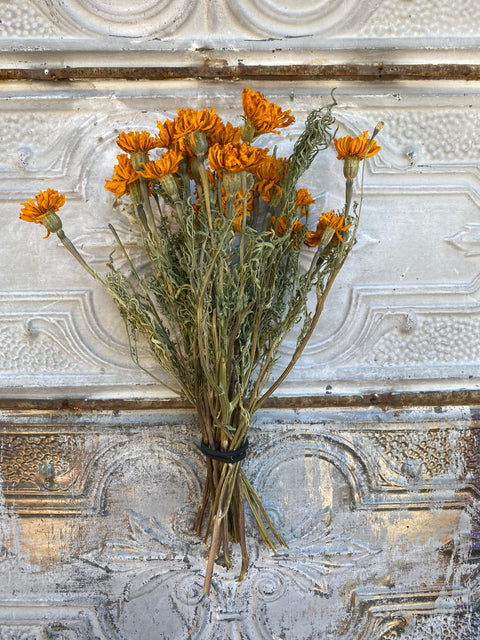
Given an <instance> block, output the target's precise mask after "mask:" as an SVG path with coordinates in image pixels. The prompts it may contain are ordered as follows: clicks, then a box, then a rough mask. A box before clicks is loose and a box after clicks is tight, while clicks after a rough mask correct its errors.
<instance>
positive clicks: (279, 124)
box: [242, 89, 295, 137]
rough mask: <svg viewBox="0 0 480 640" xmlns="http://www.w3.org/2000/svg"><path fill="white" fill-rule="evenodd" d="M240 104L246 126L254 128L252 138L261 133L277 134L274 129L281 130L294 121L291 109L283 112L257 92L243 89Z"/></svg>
mask: <svg viewBox="0 0 480 640" xmlns="http://www.w3.org/2000/svg"><path fill="white" fill-rule="evenodd" d="M242 103H243V111H244V113H245V120H246V126H247V127H248V126H249V125H250V126H251V127H253V128H254V130H255V133H254V137H256V136H258V135H260V134H262V133H279V131H275V129H283V128H284V127H288V126H289V125H291V124H292V122H294V121H295V118H294V117H293V116H291V115H290V113H291V109H289V110H288V111H283V110H282V109H281V108H280V107H279V106H278V105H276V104H274V103H273V102H269V101H268V100H266V99H265V96H264V95H263V93H260V92H259V91H252V89H244V90H243V91H242Z"/></svg>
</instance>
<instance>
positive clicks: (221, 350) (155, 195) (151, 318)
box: [20, 89, 383, 593]
mask: <svg viewBox="0 0 480 640" xmlns="http://www.w3.org/2000/svg"><path fill="white" fill-rule="evenodd" d="M242 102H243V112H244V113H243V126H241V127H236V126H234V125H232V124H231V123H230V122H226V123H224V122H223V121H222V119H221V118H220V117H219V115H218V114H217V113H216V111H215V109H214V108H212V109H204V110H202V111H194V110H192V109H188V108H187V109H179V110H178V115H177V117H176V118H174V119H173V120H166V121H163V122H162V121H159V122H158V123H157V127H158V133H157V134H156V135H152V134H150V133H148V132H146V131H141V132H139V131H133V132H127V133H126V132H122V133H120V135H119V136H118V139H117V144H118V146H119V147H120V149H121V150H122V151H123V153H121V154H119V155H118V156H117V161H118V164H117V165H116V166H115V168H114V174H113V177H112V179H111V180H106V183H105V187H106V189H108V191H111V192H112V193H114V194H115V196H116V197H117V198H129V200H130V203H131V216H132V220H133V221H134V222H135V223H136V224H137V225H138V228H139V230H140V232H141V236H142V243H143V250H144V253H145V258H146V263H147V265H148V268H147V270H146V272H145V270H142V271H140V270H139V269H138V266H136V265H135V264H134V263H133V261H132V260H131V258H130V256H129V254H128V252H127V250H126V249H125V247H124V245H123V243H122V239H121V237H120V235H119V234H118V233H117V231H116V229H115V227H114V225H112V224H110V225H109V228H110V230H111V232H112V237H113V240H114V243H115V249H114V252H112V254H111V255H110V261H109V263H108V265H107V266H108V268H109V271H108V272H107V274H106V275H100V274H99V273H97V272H96V271H95V270H94V269H92V267H91V266H90V265H89V264H87V262H86V261H85V260H84V258H83V257H82V256H81V254H80V253H79V252H78V250H77V249H76V248H75V246H74V245H73V244H72V242H71V241H70V240H69V239H68V237H67V236H66V235H65V232H64V230H63V228H62V221H61V219H60V217H59V215H58V213H57V212H58V211H59V209H60V207H62V206H63V205H64V203H65V196H64V195H62V194H59V193H58V192H57V191H55V190H53V189H47V190H46V191H40V193H39V194H38V195H37V196H36V199H35V201H33V200H32V199H30V200H28V202H24V203H22V205H23V208H22V210H21V214H20V217H21V218H22V219H23V220H27V221H29V222H35V223H40V224H42V225H43V226H44V227H45V228H46V230H47V236H48V235H49V234H50V233H56V234H57V236H58V238H59V239H60V240H61V242H62V243H63V245H64V246H65V247H66V248H67V249H68V251H69V252H70V253H71V254H72V255H73V256H74V257H75V258H76V260H77V261H78V262H79V263H80V264H81V265H82V267H84V268H85V269H86V270H87V271H88V273H89V274H90V275H91V276H92V277H93V278H95V280H96V281H97V282H98V283H99V284H100V285H101V286H102V287H104V289H106V291H108V293H109V294H110V295H111V296H112V298H113V300H114V301H115V303H116V305H117V307H118V310H119V313H120V314H121V316H122V318H123V320H124V321H125V326H126V329H127V335H128V339H129V344H130V351H131V355H132V358H133V360H134V361H135V362H136V363H137V364H138V365H139V366H141V367H143V365H142V362H141V354H142V350H143V349H144V348H145V345H146V346H148V349H149V351H150V354H151V355H152V356H153V358H154V359H155V361H156V362H158V363H159V364H160V365H161V367H162V368H163V369H164V370H165V371H167V372H168V373H169V374H170V376H171V377H172V378H173V379H174V380H175V381H176V383H177V385H178V389H179V392H180V393H181V394H182V395H183V396H184V397H185V398H186V399H188V401H190V403H191V404H192V405H193V406H194V407H195V408H196V411H197V414H198V421H199V427H200V436H201V440H200V445H199V446H200V448H201V450H202V451H203V453H204V454H205V457H206V480H205V488H204V493H203V499H202V500H201V503H200V505H199V507H198V515H197V518H196V523H195V529H196V531H197V532H198V534H199V535H203V536H204V539H205V542H207V541H209V551H208V558H207V566H206V574H205V584H204V589H205V592H206V593H208V592H209V590H210V585H211V580H212V575H213V570H214V565H215V561H216V559H217V558H218V556H219V554H220V553H222V554H223V561H224V564H225V566H226V567H227V568H229V567H230V566H231V556H230V548H231V543H232V542H237V543H239V544H240V548H241V553H242V567H241V573H240V576H239V579H242V578H243V576H244V575H245V572H246V570H247V567H248V553H247V544H246V533H245V502H247V503H248V505H249V507H250V510H251V512H252V514H253V517H254V519H255V522H256V525H257V527H258V531H259V533H260V536H261V538H262V540H263V542H264V544H265V545H266V546H267V547H268V548H270V549H271V550H272V551H273V552H276V546H277V545H282V546H284V547H286V546H287V545H286V543H285V541H284V539H283V538H282V536H281V533H280V532H279V531H277V529H276V528H275V526H274V524H273V522H272V521H271V519H270V517H269V515H268V513H267V511H266V510H265V508H264V506H263V505H262V502H261V500H260V498H259V496H258V495H257V493H256V492H255V489H254V487H253V486H252V484H251V483H250V481H249V480H248V478H247V476H246V475H245V473H244V471H243V469H242V460H243V459H244V457H245V455H246V453H247V449H248V434H249V430H250V427H251V425H252V419H253V416H254V414H255V412H256V411H257V410H258V409H259V408H260V407H261V406H262V405H263V404H264V403H265V401H266V400H267V398H269V397H270V396H271V395H272V393H273V392H274V391H275V390H276V389H277V388H278V386H279V385H280V384H281V383H282V381H283V380H284V379H285V377H286V376H287V375H288V373H289V372H290V370H291V369H292V367H293V366H294V365H295V363H296V362H297V360H298V359H299V357H300V355H301V353H302V351H303V349H304V347H305V345H306V344H307V342H308V340H309V338H310V337H311V335H312V332H313V330H314V328H315V325H316V324H317V321H318V319H319V317H320V314H321V312H322V309H323V306H324V303H325V299H326V296H327V295H328V292H329V291H330V289H331V287H332V285H333V282H334V280H335V277H336V275H337V274H338V272H339V271H340V269H341V268H342V266H343V264H344V262H345V260H346V258H347V256H348V254H349V252H350V250H351V249H352V246H353V244H354V241H355V234H356V231H357V227H358V222H359V214H360V206H361V197H360V200H359V203H352V192H353V183H354V180H355V178H356V176H357V174H358V172H359V167H360V162H361V160H365V159H366V158H369V157H371V156H373V155H374V154H376V153H377V152H378V151H379V149H380V147H378V146H377V144H376V142H375V140H374V138H375V136H376V135H377V133H378V132H379V131H380V129H381V127H382V126H383V123H379V124H378V125H377V127H376V128H375V130H374V132H373V134H372V136H371V137H370V138H369V137H368V134H367V132H366V131H365V132H364V133H363V135H360V136H358V137H356V138H351V137H350V136H346V137H344V138H338V139H337V138H334V135H335V133H334V132H333V131H332V127H333V125H334V122H335V121H334V118H333V116H332V108H333V107H334V105H335V104H336V102H335V100H334V99H333V96H332V102H331V103H330V104H328V105H326V106H324V107H322V108H320V109H316V110H314V111H312V112H311V113H310V114H309V116H308V118H307V120H306V123H305V129H304V131H303V133H302V134H301V135H300V137H299V138H298V140H297V141H296V143H295V145H294V148H293V152H292V153H291V155H290V156H289V157H288V158H286V157H279V156H278V155H277V152H276V149H274V150H273V152H271V151H270V150H269V149H267V148H263V147H260V146H257V144H256V142H257V140H258V139H259V138H260V137H261V136H262V135H264V134H267V133H275V134H280V130H282V129H284V128H285V127H288V126H289V125H290V124H291V123H292V122H293V121H294V118H293V116H292V115H291V112H290V111H284V110H282V109H281V108H280V107H279V106H278V105H276V104H273V103H271V102H269V101H268V100H266V99H265V97H264V96H263V95H262V94H261V93H259V92H254V91H252V90H251V89H245V90H244V91H243V93H242ZM332 141H333V143H334V145H335V148H336V151H337V154H338V158H339V159H341V160H343V172H344V176H345V204H344V206H343V208H342V209H341V210H340V211H333V210H332V211H329V212H323V213H321V214H320V215H318V214H316V215H315V214H314V213H313V212H312V209H311V207H312V205H314V203H315V200H314V199H313V198H312V196H311V195H310V193H309V192H308V191H307V190H306V189H305V188H298V186H297V185H298V181H299V179H300V178H301V176H302V174H303V173H304V172H305V171H306V170H307V169H308V168H309V167H310V165H311V163H312V161H313V160H314V158H315V156H316V155H317V153H318V152H319V151H321V150H324V149H327V148H328V147H329V146H330V145H331V143H332ZM158 150H163V151H161V152H159V151H158ZM364 166H365V165H363V167H364ZM361 184H362V185H363V171H362V180H361ZM360 195H361V194H360ZM47 236H45V237H47ZM304 247H306V248H304ZM304 251H309V252H310V255H311V261H310V264H309V267H308V269H302V268H301V266H300V256H301V254H302V252H304ZM115 252H119V253H120V254H121V256H122V260H123V261H125V260H126V263H125V262H124V263H125V264H127V265H128V272H127V273H123V272H122V271H120V270H119V269H118V268H117V267H116V266H115ZM312 298H313V304H312ZM294 325H298V326H299V328H300V330H299V332H298V338H297V341H296V347H295V350H294V352H293V355H292V357H291V359H290V362H288V364H287V365H286V366H285V367H284V368H283V371H281V373H280V374H278V375H277V377H276V379H274V380H272V379H271V378H272V372H273V370H274V369H273V368H274V365H275V364H276V363H277V361H278V357H279V350H280V348H281V345H282V343H283V341H284V340H285V338H286V337H287V335H289V332H290V331H291V329H292V328H293V327H294Z"/></svg>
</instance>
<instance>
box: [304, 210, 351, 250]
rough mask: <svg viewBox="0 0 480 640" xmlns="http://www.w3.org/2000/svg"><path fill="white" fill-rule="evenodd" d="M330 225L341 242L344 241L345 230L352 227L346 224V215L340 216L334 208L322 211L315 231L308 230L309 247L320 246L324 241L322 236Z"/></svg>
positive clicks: (307, 240) (306, 242)
mask: <svg viewBox="0 0 480 640" xmlns="http://www.w3.org/2000/svg"><path fill="white" fill-rule="evenodd" d="M327 227H329V228H330V229H332V230H333V231H334V232H335V238H338V240H340V242H343V236H342V235H341V234H342V232H343V231H346V230H347V229H349V228H350V227H351V225H350V224H347V225H346V224H345V216H344V215H343V216H338V215H337V214H335V213H334V212H333V209H332V210H331V211H329V212H328V213H322V215H321V216H320V219H319V221H318V224H317V228H316V229H315V231H307V236H306V238H305V244H306V245H307V247H318V246H319V245H320V244H321V242H322V236H323V234H324V232H325V230H326V229H327Z"/></svg>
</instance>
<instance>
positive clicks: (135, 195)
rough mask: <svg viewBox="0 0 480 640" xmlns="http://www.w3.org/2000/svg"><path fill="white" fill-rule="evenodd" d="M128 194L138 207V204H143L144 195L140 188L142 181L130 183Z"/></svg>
mask: <svg viewBox="0 0 480 640" xmlns="http://www.w3.org/2000/svg"><path fill="white" fill-rule="evenodd" d="M128 192H129V195H130V198H131V200H132V203H133V204H135V205H137V204H142V203H143V195H142V189H141V187H140V180H137V181H136V182H132V183H130V184H129V185H128Z"/></svg>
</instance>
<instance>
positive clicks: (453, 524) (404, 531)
mask: <svg viewBox="0 0 480 640" xmlns="http://www.w3.org/2000/svg"><path fill="white" fill-rule="evenodd" d="M32 417H34V420H33V421H32ZM52 422H55V429H54V430H53V429H52ZM46 433H49V434H52V435H49V436H46V435H45V434H46ZM53 434H55V435H53ZM1 436H2V449H1V462H2V468H3V469H5V470H6V471H7V474H8V477H7V478H6V477H5V476H4V482H3V495H4V501H3V505H2V514H3V518H2V523H3V524H2V527H3V528H2V532H3V539H4V548H3V551H2V555H1V556H0V558H1V562H2V565H3V566H2V569H3V572H2V579H1V582H0V630H1V632H2V633H3V634H4V635H3V636H2V637H9V636H8V635H7V633H10V631H9V630H10V629H18V631H16V632H17V633H19V634H20V631H21V632H22V633H27V632H28V633H31V634H32V637H34V638H44V637H45V638H50V637H66V638H70V637H74V638H75V637H81V638H92V639H93V638H97V637H100V638H106V639H110V638H112V639H113V638H116V639H118V638H124V639H125V640H135V639H136V638H152V639H153V638H183V637H185V638H187V637H188V638H201V639H204V638H205V639H207V638H212V639H217V638H232V639H233V638H240V637H241V638H252V639H253V638H254V639H257V638H262V639H263V638H288V637H291V636H290V634H291V633H292V630H294V632H295V637H296V638H299V639H303V638H305V639H310V638H317V637H332V638H335V639H338V640H347V639H352V640H353V639H355V640H357V639H364V640H367V639H368V640H372V639H377V638H378V639H379V640H380V639H381V638H390V637H401V635H403V634H405V636H406V637H407V638H410V637H419V636H418V635H417V636H414V635H411V634H414V633H419V629H425V630H427V629H428V628H429V625H430V624H431V622H430V621H431V620H432V619H437V618H438V619H439V620H440V621H441V624H442V625H444V626H445V628H446V629H447V628H448V629H453V628H455V629H457V631H458V633H459V634H460V635H458V637H461V638H470V637H472V638H474V637H475V636H473V635H472V636H470V635H465V634H468V633H469V631H468V630H469V629H477V630H478V616H477V614H476V613H475V609H476V606H477V598H478V542H477V540H478V536H479V533H480V514H479V513H478V511H477V510H476V508H475V499H476V497H477V496H478V491H479V489H480V486H479V482H478V475H476V473H477V469H478V461H479V455H480V424H479V422H478V421H477V420H476V419H475V416H473V418H472V415H471V413H470V411H469V410H468V408H467V407H456V408H454V407H450V408H445V409H444V410H442V411H438V410H437V411H434V410H428V409H417V410H416V411H414V412H411V411H408V412H404V411H379V410H376V409H371V410H366V409H364V410H361V411H360V410H357V411H352V410H351V409H344V410H341V409H337V410H327V409H325V410H298V411H292V410H284V411H278V410H269V411H268V410H267V411H264V412H262V413H261V414H260V415H259V418H258V420H257V422H256V424H255V427H254V430H253V434H252V438H251V442H252V447H251V451H250V453H249V456H248V457H247V460H246V462H245V463H244V468H245V470H246V472H247V474H248V475H249V477H250V478H251V479H252V480H253V482H254V485H255V487H256V490H257V491H258V492H259V493H260V495H261V496H262V497H263V500H264V503H265V505H266V507H267V508H268V510H269V513H270V514H271V516H272V517H273V518H274V521H275V523H276V525H278V526H279V527H280V529H281V531H282V534H283V535H284V536H285V537H286V539H287V542H288V544H289V549H288V550H285V551H281V552H280V553H279V554H278V555H276V556H274V555H272V554H271V553H270V552H269V551H267V550H265V549H264V548H263V546H262V544H261V542H260V540H259V539H258V537H257V535H256V532H255V530H254V528H253V527H252V528H250V527H249V538H248V545H249V552H250V557H251V566H250V568H249V571H248V574H247V576H246V578H245V579H244V581H243V582H241V583H239V582H238V581H237V580H236V577H237V576H238V571H239V564H238V560H239V552H238V549H237V550H235V551H234V554H233V557H234V564H233V567H232V569H231V570H230V571H226V570H225V569H224V568H223V567H222V566H221V562H219V563H217V567H216V570H215V579H214V583H213V588H212V593H211V595H210V596H209V597H207V596H204V595H203V594H202V576H203V574H204V570H205V553H206V547H205V546H204V545H203V544H202V543H201V541H200V540H199V539H198V538H197V536H196V535H195V534H193V532H192V525H193V519H194V516H195V506H196V505H197V504H198V501H199V498H200V495H201V483H202V480H203V473H204V465H203V460H202V456H201V454H200V452H199V450H198V435H197V433H196V421H195V417H194V416H193V415H192V414H190V413H188V412H187V413H185V412H183V413H180V412H178V411H170V412H167V411H163V412H162V411H159V412H148V413H140V412H121V413H119V414H117V415H113V414H112V413H111V412H93V413H89V412H84V413H82V414H77V415H75V414H72V413H70V414H69V413H66V412H58V413H55V414H52V413H42V412H40V411H36V412H34V413H33V416H32V413H23V414H22V413H19V412H11V413H9V414H7V413H5V414H4V416H3V418H2V428H1ZM73 443H76V446H72V444H73ZM15 447H16V448H17V450H18V449H19V448H21V449H22V451H23V456H18V455H15V454H14V449H15ZM61 449H63V451H64V457H63V458H62V459H59V458H58V456H57V452H58V451H59V450H61ZM14 459H15V460H16V461H17V467H16V475H17V479H18V480H17V481H15V478H14V476H15V472H13V471H11V469H12V461H13V460H14ZM47 467H48V468H49V469H50V472H49V477H48V478H47V480H45V472H44V470H45V469H46V468H47ZM70 470H74V471H75V473H74V474H73V475H71V476H69V471H70ZM68 478H70V480H68ZM27 514H28V515H29V517H21V516H26V515H27ZM13 585H14V588H13V589H12V586H13ZM159 625H161V627H159ZM57 627H58V628H59V629H61V630H62V633H64V635H63V636H62V635H60V636H55V635H54V634H53V630H54V629H56V628H57ZM4 630H5V631H4ZM67 630H68V633H69V634H70V635H67ZM422 633H424V637H425V638H429V637H435V638H436V637H437V636H428V631H425V632H423V631H422ZM42 634H44V635H42ZM75 634H77V635H75ZM461 634H463V635H461ZM13 637H15V636H13ZM19 637H20V636H19ZM27 637H28V636H27ZM438 637H440V636H438Z"/></svg>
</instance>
